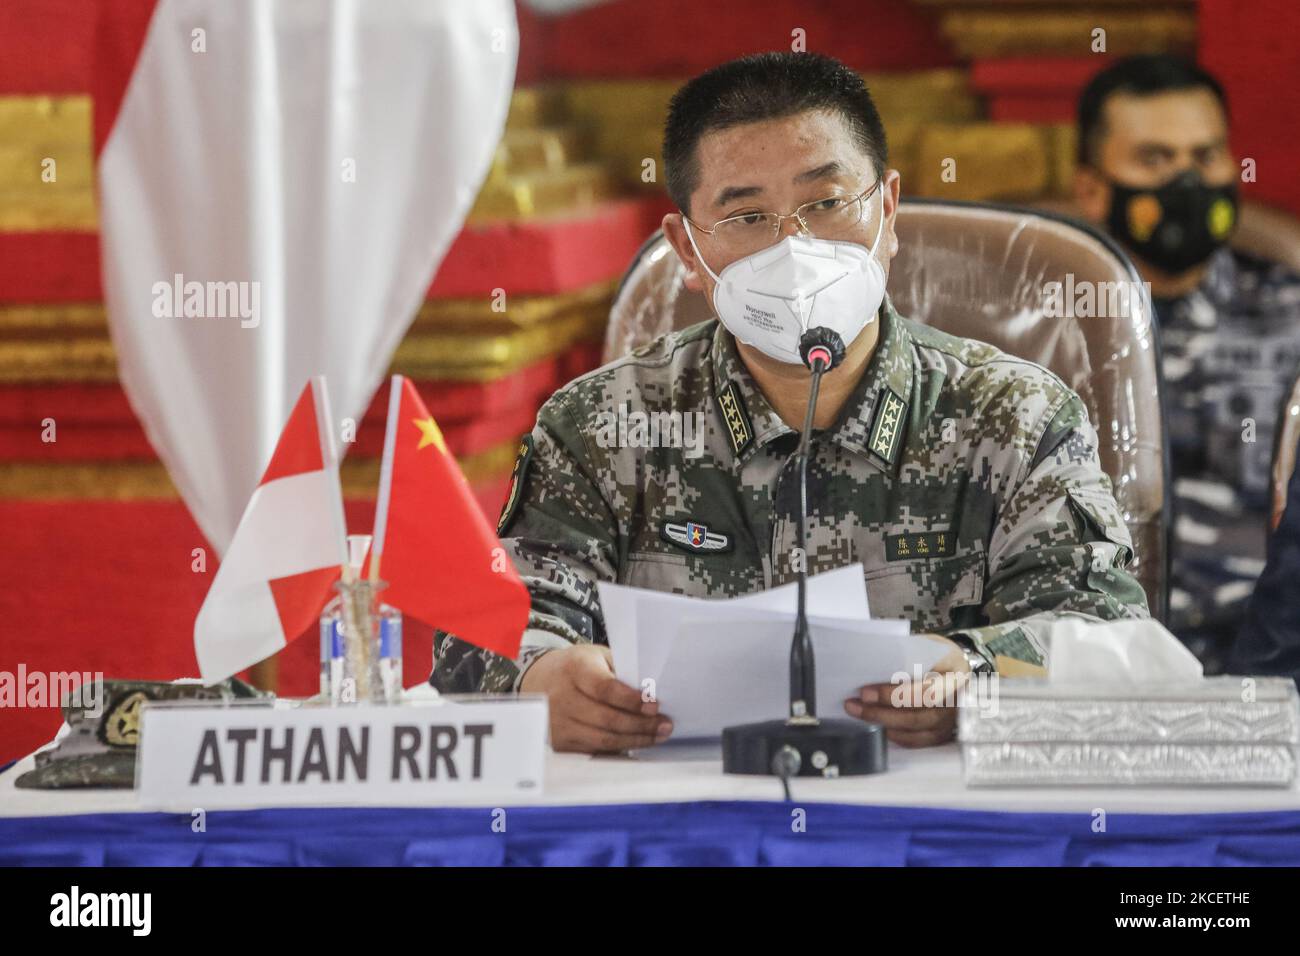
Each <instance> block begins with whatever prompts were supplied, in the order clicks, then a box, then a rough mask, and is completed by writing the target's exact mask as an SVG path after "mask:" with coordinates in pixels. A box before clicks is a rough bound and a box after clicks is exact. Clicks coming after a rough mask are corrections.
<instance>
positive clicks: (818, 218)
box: [682, 179, 880, 259]
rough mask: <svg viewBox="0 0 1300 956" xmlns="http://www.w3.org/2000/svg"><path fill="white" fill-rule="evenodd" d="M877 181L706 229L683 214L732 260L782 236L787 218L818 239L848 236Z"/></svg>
mask: <svg viewBox="0 0 1300 956" xmlns="http://www.w3.org/2000/svg"><path fill="white" fill-rule="evenodd" d="M879 188H880V180H879V179H877V180H876V182H875V184H874V185H872V186H871V187H870V188H868V189H867V190H865V191H864V192H860V193H858V194H857V195H856V196H828V197H827V198H825V199H817V200H814V201H813V202H806V203H804V204H803V205H802V206H800V207H799V208H798V209H796V210H795V211H794V212H792V213H787V214H786V215H782V214H781V213H779V212H744V213H741V214H740V215H738V216H728V217H727V218H726V219H719V220H718V221H717V222H715V223H714V224H713V225H712V226H711V227H710V228H707V229H706V228H705V227H704V226H701V225H700V224H699V223H697V222H695V221H694V220H693V219H690V218H689V217H686V216H683V217H682V218H684V219H686V221H687V222H689V223H690V224H691V225H692V226H694V227H695V228H696V229H698V230H699V231H700V232H702V233H705V234H706V235H709V236H712V237H713V241H714V243H716V245H717V246H718V250H719V252H721V253H722V254H723V255H724V256H727V257H728V258H732V259H741V258H744V257H745V256H751V255H753V254H754V253H756V252H761V251H762V250H763V249H766V248H767V247H768V246H770V245H773V244H774V243H775V242H776V241H777V240H778V239H779V238H780V236H781V227H782V226H784V225H785V221H786V220H787V219H794V220H796V221H797V222H798V223H799V228H800V230H801V231H803V232H804V233H806V234H807V235H810V236H813V237H815V238H817V239H845V238H849V236H850V235H851V233H852V231H853V230H854V228H856V227H857V225H858V224H859V223H860V222H862V215H863V211H864V210H865V209H866V201H867V199H868V197H870V196H871V194H872V193H874V192H875V191H876V190H877V189H879Z"/></svg>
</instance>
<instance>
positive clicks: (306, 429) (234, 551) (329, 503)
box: [194, 379, 343, 683]
mask: <svg viewBox="0 0 1300 956" xmlns="http://www.w3.org/2000/svg"><path fill="white" fill-rule="evenodd" d="M327 421H329V399H328V396H327V395H326V394H325V387H324V380H323V379H315V380H313V381H311V382H309V383H308V384H307V387H306V388H304V389H303V390H302V394H301V395H300V396H299V397H298V403H297V404H296V405H294V408H293V411H292V412H291V413H290V415H289V421H288V422H287V423H286V424H285V426H284V431H282V432H281V433H280V440H279V441H278V442H276V445H275V452H274V454H273V455H272V456H271V462H270V464H268V465H267V466H266V471H265V472H264V473H263V474H262V480H261V481H260V482H259V483H258V485H257V489H256V490H255V491H254V492H253V497H252V498H251V499H249V502H248V505H247V507H245V508H244V516H243V517H242V518H240V520H239V527H238V528H237V529H236V531H235V537H234V540H233V541H231V543H230V548H229V550H228V551H227V552H226V556H225V558H224V559H223V560H222V562H221V566H220V567H219V568H218V569H217V574H216V577H215V578H214V579H213V582H212V587H211V588H210V589H209V590H208V596H207V597H206V598H204V600H203V607H202V608H200V609H199V616H198V618H196V619H195V621H194V652H195V654H196V655H197V657H198V660H199V673H200V674H202V676H203V680H204V681H205V682H208V683H211V682H213V681H218V680H223V679H225V678H227V677H229V676H230V675H231V674H236V673H238V672H239V671H241V670H243V669H244V668H245V667H248V666H249V665H250V664H255V663H257V662H258V661H260V660H262V659H263V658H266V657H270V656H271V655H272V654H274V653H275V652H276V651H278V650H280V649H281V648H282V647H284V646H285V645H286V644H288V643H289V642H290V641H291V640H293V639H294V638H295V637H298V636H299V635H301V634H302V633H303V632H304V631H306V630H307V629H308V628H309V627H310V626H311V625H312V623H314V622H315V621H316V620H317V617H318V615H319V614H320V610H321V607H322V606H323V605H324V604H325V601H326V599H327V597H328V596H329V592H330V589H331V586H332V585H333V582H334V581H336V580H337V579H338V576H339V569H340V565H341V559H342V554H341V547H342V541H343V496H342V493H341V488H340V483H339V471H338V458H337V454H336V453H335V450H334V446H333V441H332V439H331V436H330V430H329V429H328V428H323V427H322V424H323V423H324V422H327Z"/></svg>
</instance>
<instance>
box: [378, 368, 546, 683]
mask: <svg viewBox="0 0 1300 956" xmlns="http://www.w3.org/2000/svg"><path fill="white" fill-rule="evenodd" d="M385 512H387V514H385ZM385 518H386V520H385ZM375 519H376V520H375V541H374V545H373V551H374V557H375V558H376V559H378V558H382V561H383V564H382V567H381V576H382V577H383V578H384V579H385V580H387V581H388V589H387V590H386V591H384V592H383V600H384V601H385V602H386V603H388V604H391V605H392V606H393V607H395V608H397V609H399V610H400V611H402V613H404V614H409V615H410V616H412V617H415V618H419V619H420V620H421V621H424V622H425V623H426V624H431V625H432V626H434V627H436V628H441V629H442V630H444V631H448V632H450V633H452V634H455V635H456V636H457V637H459V638H463V639H464V640H466V641H469V642H470V643H471V644H476V645H478V646H479V647H484V648H487V649H488V650H490V651H495V652H496V653H498V654H502V655H504V656H506V657H511V658H513V657H515V656H516V655H517V654H518V653H519V642H520V638H521V637H522V635H523V632H524V628H525V627H526V626H527V624H528V609H529V599H528V590H527V589H526V588H525V587H524V584H523V582H522V581H521V580H519V575H518V573H517V572H516V571H515V567H514V564H513V562H511V560H510V557H509V555H507V554H506V553H505V552H504V550H503V549H502V548H501V542H500V540H499V539H498V538H497V536H496V534H495V533H494V532H493V531H492V527H491V525H490V524H488V520H487V518H486V517H484V515H483V512H482V511H481V510H480V509H479V506H478V504H477V502H476V501H475V500H474V496H473V493H472V492H471V491H470V488H469V484H468V483H467V482H466V481H465V476H464V475H463V474H461V470H460V467H459V466H458V465H457V464H456V460H455V459H454V458H452V456H451V453H450V452H448V451H447V446H446V444H445V443H444V442H443V440H442V432H440V431H439V430H438V425H437V423H436V422H435V421H434V420H433V416H432V415H430V414H429V410H428V409H427V408H425V407H424V402H423V401H421V399H420V395H419V393H418V392H416V390H415V386H414V385H412V384H411V382H410V381H409V380H408V379H406V378H404V377H402V376H400V375H394V376H393V385H392V394H391V395H390V398H389V403H388V433H387V436H386V438H385V443H384V475H383V476H382V477H381V479H380V489H379V501H378V506H377V509H376V515H375Z"/></svg>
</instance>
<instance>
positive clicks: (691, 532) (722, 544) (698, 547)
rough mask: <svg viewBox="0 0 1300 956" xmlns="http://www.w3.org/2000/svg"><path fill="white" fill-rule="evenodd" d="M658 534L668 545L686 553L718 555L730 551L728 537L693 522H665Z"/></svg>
mask: <svg viewBox="0 0 1300 956" xmlns="http://www.w3.org/2000/svg"><path fill="white" fill-rule="evenodd" d="M659 533H660V534H661V535H662V536H663V539H664V540H665V541H667V542H668V543H669V544H675V545H677V546H678V547H680V548H685V549H686V550H687V551H696V552H704V551H708V552H714V553H718V552H722V551H730V550H731V539H730V538H729V537H727V536H726V535H725V534H721V533H720V532H717V531H710V530H709V529H708V527H707V526H706V525H702V524H697V523H696V522H694V521H687V522H685V523H683V524H673V523H672V522H669V521H665V522H664V526H663V527H662V528H661V529H660V532H659Z"/></svg>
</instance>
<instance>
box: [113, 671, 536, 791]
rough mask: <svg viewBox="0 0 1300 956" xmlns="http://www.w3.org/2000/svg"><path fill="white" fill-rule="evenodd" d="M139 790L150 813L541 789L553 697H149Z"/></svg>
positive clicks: (139, 760) (143, 715)
mask: <svg viewBox="0 0 1300 956" xmlns="http://www.w3.org/2000/svg"><path fill="white" fill-rule="evenodd" d="M140 721H141V722H140V738H139V739H140V743H139V751H138V754H137V761H136V792H137V794H138V796H139V800H140V804H141V805H142V806H143V807H145V808H147V809H157V810H177V811H185V812H189V811H193V810H195V809H200V808H201V809H205V810H206V809H221V808H233V807H273V806H331V805H348V806H399V805H424V806H431V805H437V804H439V803H454V804H464V805H474V804H482V803H491V802H494V801H506V800H510V799H521V798H528V797H534V796H537V795H539V794H540V793H541V792H542V775H543V769H544V767H545V763H546V729H547V723H548V715H547V707H546V698H545V697H544V696H541V695H530V696H519V697H515V696H510V697H494V698H460V699H456V698H443V699H442V700H439V701H430V702H421V703H418V704H402V705H399V706H381V705H357V706H350V707H319V706H304V705H301V704H296V703H294V702H287V701H277V702H276V704H275V705H273V706H270V705H267V704H266V703H264V702H254V701H250V702H246V703H231V704H225V705H215V706H214V705H213V704H211V703H202V704H195V703H190V702H177V703H166V704H149V705H146V706H145V707H144V708H143V709H142V711H141V715H140Z"/></svg>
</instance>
